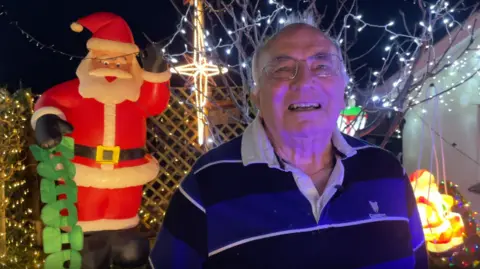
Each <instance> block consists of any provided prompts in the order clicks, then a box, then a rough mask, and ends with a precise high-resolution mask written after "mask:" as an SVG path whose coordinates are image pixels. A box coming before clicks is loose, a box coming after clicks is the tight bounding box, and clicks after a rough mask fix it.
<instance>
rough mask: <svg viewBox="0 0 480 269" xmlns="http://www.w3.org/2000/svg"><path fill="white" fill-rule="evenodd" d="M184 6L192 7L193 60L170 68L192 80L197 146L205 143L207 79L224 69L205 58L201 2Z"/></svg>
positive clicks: (193, 0)
mask: <svg viewBox="0 0 480 269" xmlns="http://www.w3.org/2000/svg"><path fill="white" fill-rule="evenodd" d="M183 3H184V4H190V5H193V6H194V19H193V26H194V28H193V48H194V51H193V60H192V62H191V63H188V64H185V65H181V66H176V67H173V68H171V69H170V70H171V72H172V73H176V74H180V75H184V76H189V77H192V78H193V85H194V89H195V91H196V92H195V102H196V106H197V124H198V144H199V145H203V143H204V142H205V136H206V130H205V115H206V113H207V111H206V109H205V104H206V103H207V94H208V80H209V77H212V76H215V75H218V74H220V73H222V74H223V73H226V72H227V69H226V68H220V67H219V66H217V65H214V64H209V63H208V62H207V59H206V57H205V41H204V38H203V36H204V35H203V29H204V14H203V1H202V0H184V2H183Z"/></svg>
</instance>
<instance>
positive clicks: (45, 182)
mask: <svg viewBox="0 0 480 269" xmlns="http://www.w3.org/2000/svg"><path fill="white" fill-rule="evenodd" d="M73 146H74V141H73V139H72V138H70V137H63V139H62V142H61V143H60V144H59V145H58V146H56V147H55V148H53V149H50V150H46V149H43V148H41V147H39V146H37V145H32V146H30V150H31V152H32V154H33V156H34V157H35V159H36V160H37V161H38V162H39V164H38V166H37V172H38V174H39V175H40V176H41V177H42V181H41V182H40V196H41V200H42V202H43V203H45V204H46V205H45V206H44V207H43V208H42V212H41V219H42V221H43V223H44V224H45V226H46V227H45V228H44V229H43V251H44V252H45V253H46V254H49V255H48V256H47V258H46V259H45V265H44V268H45V269H63V268H65V267H64V265H65V263H66V262H69V264H70V265H69V267H68V268H70V269H81V267H82V257H81V255H80V252H79V251H81V250H82V249H83V231H82V228H81V227H80V226H78V225H76V224H77V222H78V214H77V208H76V207H75V203H76V202H77V191H78V190H77V185H76V183H75V181H73V177H74V176H75V165H74V164H73V163H72V162H71V161H70V160H71V159H72V158H73ZM60 180H63V183H62V184H57V181H60ZM59 195H63V196H65V199H63V200H58V199H57V197H58V196H59ZM65 209H66V210H68V216H62V214H61V213H60V212H61V211H62V210H65ZM64 227H69V228H70V227H71V229H70V232H62V230H61V228H64ZM64 244H70V249H64V248H63V245H64Z"/></svg>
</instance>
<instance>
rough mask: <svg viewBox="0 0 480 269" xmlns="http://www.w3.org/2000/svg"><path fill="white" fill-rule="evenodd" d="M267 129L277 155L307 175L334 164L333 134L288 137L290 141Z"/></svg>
mask: <svg viewBox="0 0 480 269" xmlns="http://www.w3.org/2000/svg"><path fill="white" fill-rule="evenodd" d="M266 131H267V136H268V137H269V139H270V141H271V143H272V146H273V148H274V149H275V152H276V153H277V155H278V156H279V157H280V158H281V159H283V160H285V161H286V162H288V163H289V164H291V165H293V166H295V167H296V168H298V169H300V170H302V171H303V172H304V173H306V174H307V175H310V176H313V175H315V174H317V173H319V172H321V171H322V170H325V169H328V168H331V167H332V166H333V163H334V157H333V155H334V154H333V145H332V142H331V141H332V135H331V134H330V135H328V136H317V137H315V138H288V141H283V140H285V139H281V138H278V137H275V136H273V135H272V134H271V133H270V132H269V131H268V130H266Z"/></svg>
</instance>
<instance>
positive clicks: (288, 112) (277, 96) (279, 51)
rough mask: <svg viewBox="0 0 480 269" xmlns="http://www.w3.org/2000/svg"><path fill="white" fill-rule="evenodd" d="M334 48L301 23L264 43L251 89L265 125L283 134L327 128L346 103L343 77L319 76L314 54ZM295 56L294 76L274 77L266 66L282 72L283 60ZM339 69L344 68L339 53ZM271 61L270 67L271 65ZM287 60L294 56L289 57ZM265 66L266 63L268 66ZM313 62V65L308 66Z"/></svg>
mask: <svg viewBox="0 0 480 269" xmlns="http://www.w3.org/2000/svg"><path fill="white" fill-rule="evenodd" d="M338 53H339V52H338V50H337V49H336V47H335V46H334V45H333V44H332V42H331V41H330V40H329V39H328V38H327V37H326V36H325V35H324V34H323V33H321V32H320V31H319V30H318V29H315V28H313V27H310V26H301V27H296V28H290V29H285V30H284V32H282V33H280V34H279V35H278V36H277V37H275V38H274V39H273V40H271V41H270V42H269V43H268V44H267V48H266V50H265V51H264V52H263V53H262V55H261V56H260V59H259V64H258V66H259V67H260V70H261V71H262V74H261V75H260V76H259V77H260V78H259V81H258V82H257V85H256V89H255V90H254V94H253V96H252V97H253V102H254V103H255V104H256V105H257V107H258V108H259V109H260V116H261V117H262V118H263V120H264V122H265V124H266V127H267V129H268V130H269V131H270V132H271V133H273V134H275V135H279V136H281V137H291V138H292V137H298V138H313V137H315V136H318V135H325V134H329V133H331V132H332V131H333V130H334V129H335V128H336V124H337V118H338V116H339V114H340V111H341V110H342V109H343V108H344V106H345V104H344V89H345V86H346V81H345V77H344V75H343V73H342V72H338V73H337V74H336V75H333V76H325V77H322V76H318V75H317V74H315V70H318V69H315V68H316V67H317V66H320V67H322V65H319V64H317V62H316V61H317V60H316V57H315V56H316V55H322V54H335V56H340V55H338ZM278 59H296V60H303V61H300V62H298V69H297V73H296V76H295V78H293V79H276V78H273V77H272V75H269V74H270V72H268V71H266V72H264V70H271V69H274V70H276V71H277V72H282V69H281V68H282V60H278ZM336 60H337V61H338V62H337V63H339V66H338V70H339V71H340V70H341V69H340V68H343V64H342V63H341V61H340V58H339V57H337V59H336ZM272 62H273V66H274V67H273V68H270V65H269V64H271V63H272ZM290 62H292V61H291V60H290ZM266 66H267V68H265V69H264V67H266ZM312 68H313V69H312Z"/></svg>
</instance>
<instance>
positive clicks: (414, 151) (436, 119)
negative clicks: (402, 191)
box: [403, 53, 480, 211]
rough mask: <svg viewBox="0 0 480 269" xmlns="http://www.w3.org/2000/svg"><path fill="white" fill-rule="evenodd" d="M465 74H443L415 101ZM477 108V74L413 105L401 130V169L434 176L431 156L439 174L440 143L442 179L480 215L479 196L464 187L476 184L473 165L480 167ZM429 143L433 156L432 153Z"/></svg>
mask: <svg viewBox="0 0 480 269" xmlns="http://www.w3.org/2000/svg"><path fill="white" fill-rule="evenodd" d="M470 55H473V56H474V57H471V58H468V61H469V62H470V64H473V65H477V68H478V67H480V64H479V63H480V57H479V56H478V55H474V53H471V54H470ZM477 61H478V62H477ZM471 70H473V69H470V71H471ZM467 71H468V70H467V69H461V70H459V71H457V72H450V71H443V72H442V74H440V75H439V78H436V80H434V81H433V82H435V85H436V87H435V88H436V90H433V89H431V88H429V87H425V88H423V89H422V91H421V93H420V97H419V98H418V100H422V99H424V98H426V97H428V96H429V95H430V94H432V93H435V91H436V92H441V91H443V90H445V89H447V88H448V86H449V85H451V83H455V82H456V81H460V80H461V79H462V76H465V75H466V72H467ZM428 84H429V83H427V85H428ZM479 104H480V74H479V75H476V76H475V77H474V78H473V79H471V80H469V81H467V82H465V83H464V84H463V85H461V86H459V87H457V88H456V90H455V91H451V92H450V93H449V94H444V95H442V96H441V97H439V98H434V99H432V100H430V101H428V102H426V103H424V104H420V105H417V106H416V107H415V108H414V109H413V110H412V111H409V112H408V113H407V116H406V124H405V127H404V130H403V153H404V166H405V168H406V170H407V172H408V173H409V174H410V173H412V172H413V171H414V170H416V169H418V168H425V169H428V170H431V171H432V172H433V174H434V175H437V168H436V166H435V163H436V161H435V160H436V159H435V156H437V158H438V163H439V170H440V171H442V154H441V145H440V143H441V142H443V147H444V157H445V164H446V165H445V170H446V178H447V179H448V180H451V181H453V182H454V183H456V184H458V185H459V187H460V190H461V191H462V193H463V195H464V196H465V197H466V198H467V199H468V200H469V201H471V202H472V208H474V209H475V210H477V211H480V194H474V193H471V192H469V191H468V187H470V186H471V185H474V184H476V183H479V182H480V167H479V165H478V164H477V163H480V110H479ZM435 108H437V109H435ZM440 124H441V125H440ZM422 125H423V131H422ZM430 128H431V129H433V131H432V130H431V129H430ZM435 132H437V133H438V134H435ZM432 135H433V139H432ZM440 136H441V137H443V139H444V140H445V141H443V140H442V139H441V138H440ZM432 141H434V145H435V146H434V147H433V148H434V149H435V151H436V153H437V154H434V151H432ZM453 143H455V144H456V146H455V147H453V146H452V144H453ZM460 151H461V152H463V153H464V154H462V153H461V152H460ZM422 152H423V154H422ZM465 155H467V156H468V157H467V156H465ZM432 157H433V162H432V164H431V159H432ZM469 158H472V160H471V159H469ZM419 160H420V167H419V165H418V163H419Z"/></svg>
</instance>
